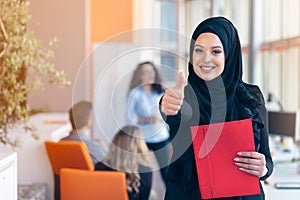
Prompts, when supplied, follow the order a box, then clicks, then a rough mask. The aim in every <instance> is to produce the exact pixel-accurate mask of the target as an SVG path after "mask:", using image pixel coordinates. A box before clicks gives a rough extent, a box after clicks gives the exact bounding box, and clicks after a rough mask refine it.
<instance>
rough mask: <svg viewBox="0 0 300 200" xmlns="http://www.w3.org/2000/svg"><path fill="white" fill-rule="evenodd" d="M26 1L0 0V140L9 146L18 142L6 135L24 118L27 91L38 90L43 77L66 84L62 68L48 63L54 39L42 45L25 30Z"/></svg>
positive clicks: (52, 81) (29, 16) (24, 122)
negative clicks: (59, 68)
mask: <svg viewBox="0 0 300 200" xmlns="http://www.w3.org/2000/svg"><path fill="white" fill-rule="evenodd" d="M29 4H30V2H29V1H28V0H0V113H1V114H0V142H1V143H4V144H9V145H13V146H17V145H18V141H16V140H12V139H11V138H10V137H9V134H8V133H9V129H10V128H12V127H13V126H15V125H17V124H26V122H27V121H28V116H29V112H30V108H29V106H28V105H27V94H28V92H29V91H32V90H35V91H38V90H40V89H42V88H43V83H44V81H45V80H48V81H49V82H50V83H53V84H59V85H63V86H67V85H70V81H69V80H68V78H67V76H66V74H65V73H64V71H62V70H58V69H57V68H56V67H55V65H54V64H53V63H51V59H52V58H53V57H54V52H53V49H52V47H53V45H54V44H55V43H56V42H57V39H56V38H54V39H52V40H50V42H49V44H48V45H47V46H43V45H42V43H41V41H40V40H39V39H37V38H36V36H35V35H34V33H33V31H30V30H28V29H27V27H26V25H27V22H28V20H30V18H31V15H30V14H29V9H28V8H29ZM24 128H25V129H26V130H28V131H30V130H31V128H30V127H29V126H27V125H25V126H24Z"/></svg>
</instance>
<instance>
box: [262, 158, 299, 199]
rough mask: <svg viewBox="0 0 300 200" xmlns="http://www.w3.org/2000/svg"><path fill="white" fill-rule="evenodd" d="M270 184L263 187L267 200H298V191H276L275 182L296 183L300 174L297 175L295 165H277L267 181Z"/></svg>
mask: <svg viewBox="0 0 300 200" xmlns="http://www.w3.org/2000/svg"><path fill="white" fill-rule="evenodd" d="M268 181H269V182H270V184H268V185H265V190H266V191H265V192H266V197H267V198H266V199H267V200H284V199H286V200H300V189H276V188H275V187H274V184H275V183H276V182H298V183H300V174H299V173H297V163H277V164H275V165H274V172H273V174H272V175H271V177H270V178H269V179H268Z"/></svg>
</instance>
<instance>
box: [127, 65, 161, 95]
mask: <svg viewBox="0 0 300 200" xmlns="http://www.w3.org/2000/svg"><path fill="white" fill-rule="evenodd" d="M144 65H151V66H152V67H153V70H154V72H155V81H154V83H153V84H152V90H153V91H155V92H157V93H161V92H163V87H162V85H161V84H162V78H161V76H160V74H159V71H158V70H157V68H156V66H155V65H154V63H153V62H150V61H145V62H142V63H140V64H138V65H137V68H136V69H135V70H134V72H133V75H132V78H131V82H130V85H129V93H130V91H131V90H132V89H134V88H136V87H139V86H141V84H142V81H141V79H140V77H141V74H142V69H143V66H144Z"/></svg>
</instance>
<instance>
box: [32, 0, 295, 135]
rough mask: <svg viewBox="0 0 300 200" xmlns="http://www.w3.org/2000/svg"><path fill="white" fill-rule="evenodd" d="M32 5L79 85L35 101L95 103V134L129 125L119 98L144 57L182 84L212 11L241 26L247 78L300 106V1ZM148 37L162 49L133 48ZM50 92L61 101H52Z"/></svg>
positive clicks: (41, 29) (53, 106) (37, 105)
mask: <svg viewBox="0 0 300 200" xmlns="http://www.w3.org/2000/svg"><path fill="white" fill-rule="evenodd" d="M30 9H31V13H32V20H31V21H30V23H29V25H28V28H29V29H32V30H34V31H35V33H36V35H37V36H38V37H40V38H41V39H42V40H43V41H44V42H47V41H48V40H49V38H52V37H53V36H56V37H57V38H58V40H59V45H58V46H57V47H56V49H55V53H56V58H55V60H54V62H55V64H56V66H57V67H58V68H60V69H63V70H65V71H66V73H67V74H68V75H69V77H70V79H71V81H72V83H73V84H72V85H71V87H68V88H57V86H52V85H47V86H46V88H45V90H44V91H43V92H39V93H35V92H32V93H31V94H30V95H29V104H30V106H31V107H32V108H33V109H36V110H44V111H61V112H64V111H66V110H67V108H69V107H70V105H72V103H74V102H77V101H79V100H81V99H88V100H92V101H93V102H94V103H95V107H96V112H97V113H98V114H97V115H99V116H96V122H97V123H98V124H97V125H95V128H94V132H95V133H94V134H95V135H96V136H97V134H98V133H99V132H106V133H105V134H107V133H109V134H110V135H112V133H113V132H114V131H115V130H116V129H117V127H119V126H122V125H123V124H124V123H125V122H124V120H122V119H117V120H116V119H114V118H116V117H117V118H118V116H124V112H125V111H124V110H125V106H126V105H124V106H120V102H122V101H119V102H118V101H117V100H115V99H123V100H124V101H126V99H125V98H126V91H127V90H128V81H129V79H130V75H128V74H130V72H132V70H133V69H134V67H135V66H136V64H137V63H138V62H141V61H144V60H152V61H154V62H155V64H157V65H158V67H160V70H161V73H162V76H163V80H164V84H165V86H166V87H168V86H172V85H173V84H174V83H175V79H176V70H178V69H179V68H182V69H184V70H185V71H186V70H187V69H186V68H187V60H188V56H189V55H188V48H189V43H188V42H189V38H190V37H191V34H192V31H193V29H194V28H195V27H196V25H197V24H199V22H201V21H202V20H204V19H205V18H207V17H210V16H219V15H222V16H225V17H227V18H228V19H230V20H231V21H232V22H233V23H234V24H235V26H236V27H237V29H238V31H239V34H240V40H241V43H242V49H243V73H244V74H243V76H244V81H246V82H249V83H254V84H257V85H259V86H260V88H261V90H262V92H263V93H264V96H265V100H266V101H267V100H268V99H269V94H271V95H272V96H273V99H276V101H277V102H278V101H279V102H280V103H281V104H282V106H283V109H284V110H287V111H295V110H297V109H299V107H300V99H299V98H300V87H299V85H300V68H299V64H300V63H299V62H300V60H299V59H300V57H299V55H300V52H299V47H300V27H299V20H300V16H299V9H300V2H299V0H272V1H271V0H243V1H239V0H122V1H117V0H113V1H105V0H89V1H87V0H84V1H83V0H81V1H76V2H73V1H69V0H66V1H63V2H61V1H58V0H55V1H54V2H53V1H51V2H50V1H37V0H33V1H31V7H30ZM151 31H152V32H156V31H159V32H160V33H158V35H159V36H158V37H152V36H151V34H150V36H149V32H151ZM153 34H154V33H153ZM182 38H184V39H182ZM149 41H150V43H154V44H155V45H156V44H159V48H160V49H162V50H157V49H158V48H157V46H155V45H154V48H153V49H155V50H153V49H152V51H146V50H141V51H140V54H130V53H128V52H132V51H135V50H136V49H139V48H144V49H147V48H148V46H147V45H148V44H147V42H148V43H149ZM97 47H99V48H97ZM126 50H127V53H126ZM124 52H125V53H124ZM170 52H171V53H170ZM121 53H123V55H121ZM125 54H126V56H124V55H125ZM120 57H122V58H121V59H119V58H120ZM126 57H127V59H126ZM116 60H117V61H116ZM124 68H127V69H126V70H127V71H126V70H125V71H124ZM122 78H123V79H126V80H125V81H124V80H122V81H123V82H122V81H121V79H122ZM116 83H119V84H116ZM116 85H118V87H117V88H116ZM110 90H114V93H112V92H110ZM118 91H119V96H118V95H115V94H116V93H117V92H118ZM114 95H115V96H114ZM49 97H59V98H51V101H49ZM112 97H114V98H112ZM123 104H124V103H123ZM106 105H111V106H106ZM111 110H113V114H111V113H112V112H111ZM108 115H111V116H108ZM116 121H119V122H118V123H116ZM116 125H117V126H116ZM97 137H101V136H100V135H98V136H97ZM109 138H111V137H109Z"/></svg>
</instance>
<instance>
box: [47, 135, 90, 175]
mask: <svg viewBox="0 0 300 200" xmlns="http://www.w3.org/2000/svg"><path fill="white" fill-rule="evenodd" d="M45 146H46V150H47V154H48V158H49V160H50V163H51V167H52V171H53V173H54V174H56V175H59V173H60V169H61V168H76V169H85V170H89V171H94V164H93V161H92V158H91V156H90V154H89V152H88V149H87V147H86V145H85V143H83V142H80V141H60V142H52V141H45Z"/></svg>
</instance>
